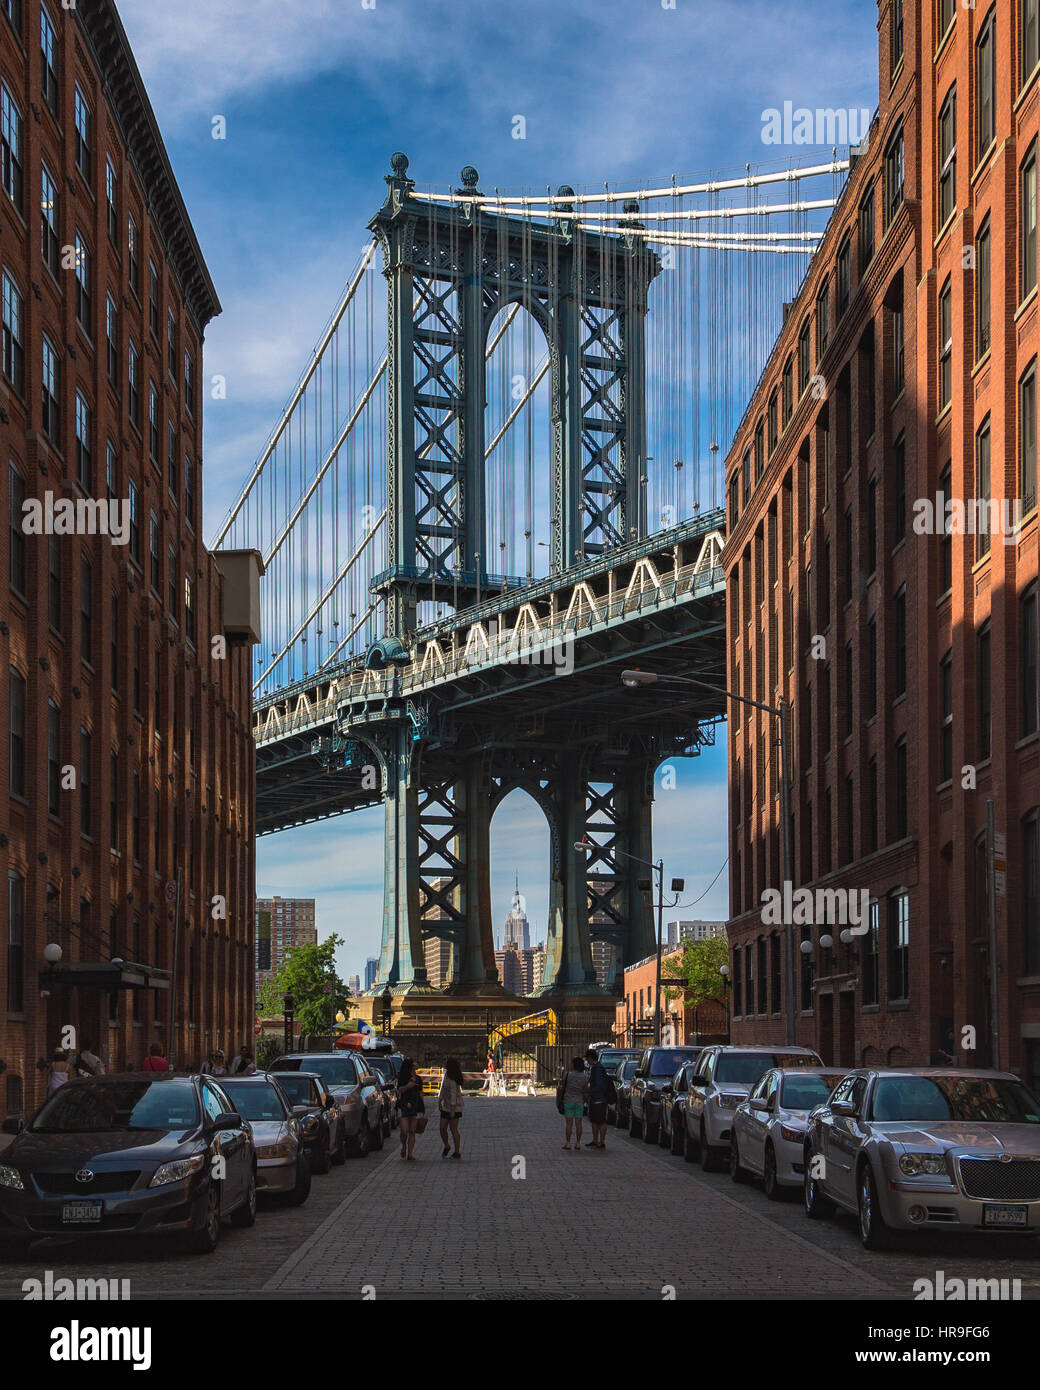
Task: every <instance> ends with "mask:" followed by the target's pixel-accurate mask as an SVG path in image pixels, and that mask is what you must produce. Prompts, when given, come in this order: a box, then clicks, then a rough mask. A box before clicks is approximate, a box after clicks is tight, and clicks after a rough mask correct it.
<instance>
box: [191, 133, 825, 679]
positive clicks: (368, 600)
mask: <svg viewBox="0 0 1040 1390" xmlns="http://www.w3.org/2000/svg"><path fill="white" fill-rule="evenodd" d="M848 167H849V162H848V159H846V158H839V157H838V153H837V151H835V153H834V156H833V157H832V158H831V159H830V160H828V161H826V162H822V163H818V164H814V165H810V166H807V167H801V168H799V167H783V168H772V169H770V168H763V169H756V170H754V171H753V170H752V168H751V166H750V165H749V166H746V167H745V169H744V171H743V173H742V174H740V175H735V176H733V177H725V178H721V177H720V178H709V179H703V180H700V181H697V182H693V181H688V182H680V181H678V180H677V179H675V178H674V177H673V179H672V180H671V182H670V183H669V184H665V185H653V186H650V187H647V188H645V189H636V190H625V191H614V190H611V189H610V188H609V186H606V185H604V186H603V188H602V191H600V190H595V191H594V190H591V189H584V190H583V189H578V190H577V191H572V190H571V189H569V188H561V189H560V190H559V191H558V192H557V193H551V192H550V191H548V190H546V191H545V192H544V193H533V192H524V193H513V194H502V193H500V192H499V191H498V190H497V189H496V190H495V191H494V192H493V193H491V194H483V193H479V192H477V191H476V188H475V184H474V183H472V182H471V183H470V184H466V182H465V174H466V173H467V172H472V173H474V174H475V171H464V186H463V187H462V188H461V189H460V188H455V189H451V190H449V191H443V190H433V189H430V190H420V189H417V188H414V186H413V189H412V192H411V194H410V196H411V198H412V199H413V200H414V205H415V209H416V225H417V228H419V229H420V230H421V229H422V228H423V226H424V222H425V220H426V218H425V214H424V208H425V209H427V210H428V213H429V235H430V239H431V248H432V249H431V260H432V263H433V264H434V265H436V264H437V261H438V258H442V259H443V260H444V261H446V262H447V261H450V260H451V258H452V256H453V255H454V254H455V252H456V250H457V248H456V247H455V246H453V245H452V244H451V243H452V241H453V234H452V233H451V232H450V231H449V233H448V235H447V237H445V233H444V230H443V228H444V219H445V217H446V216H447V217H448V218H449V219H450V218H454V219H455V223H449V225H456V224H457V225H461V222H462V220H463V219H466V220H467V223H468V224H470V225H472V223H473V222H474V220H476V221H477V223H478V224H479V225H480V227H481V229H482V231H483V232H484V234H485V241H484V243H483V244H484V245H485V247H486V251H485V255H486V256H487V257H496V258H497V262H496V263H501V260H502V258H503V257H506V258H510V259H511V261H514V262H516V265H515V266H514V273H515V276H516V278H517V281H518V282H519V283H520V284H521V285H522V286H523V287H524V288H523V289H522V290H521V292H520V293H519V295H518V296H517V297H516V298H515V299H514V301H513V302H511V303H509V304H508V305H505V306H503V307H502V308H501V309H500V310H499V311H498V312H497V313H495V315H494V317H493V320H492V322H491V323H490V324H489V325H488V326H487V331H486V337H485V339H484V343H485V382H484V400H485V410H484V441H485V480H484V501H483V511H484V516H483V519H482V525H481V544H482V551H481V553H480V555H479V556H478V558H477V566H478V578H477V583H478V585H480V584H485V585H487V586H489V587H494V585H495V584H496V583H504V582H519V583H523V582H525V581H528V580H531V581H533V580H536V579H540V578H543V577H545V575H546V574H548V573H549V572H550V569H551V567H552V557H553V555H554V553H556V552H555V551H554V544H555V540H556V537H555V534H554V521H555V519H554V517H553V515H552V511H553V502H552V498H553V485H552V478H551V476H550V475H551V471H552V470H551V459H552V452H551V441H552V430H553V421H552V418H551V413H552V412H551V406H550V385H551V381H552V376H551V372H552V360H551V354H550V348H549V344H548V343H547V341H546V337H545V333H544V331H543V328H542V324H541V322H540V321H539V313H538V305H537V303H536V302H535V299H534V288H533V287H534V285H535V281H536V279H537V277H536V275H535V274H534V273H533V269H532V267H533V265H534V251H533V249H532V248H533V247H534V243H535V241H536V240H537V239H539V238H540V239H541V245H542V246H543V247H544V245H545V243H546V234H547V232H549V233H551V235H549V237H548V245H549V250H548V265H547V270H546V273H547V275H548V278H549V280H550V282H551V281H552V279H553V276H554V273H555V256H556V254H557V253H556V251H555V250H554V249H553V248H554V247H557V246H559V245H561V244H564V243H565V242H566V241H567V239H568V238H574V240H575V244H576V245H577V244H580V245H581V246H582V247H583V248H585V250H584V251H583V253H582V254H583V255H584V258H585V261H586V266H585V270H589V271H590V272H594V273H595V274H598V275H599V276H600V277H602V278H603V280H604V281H605V282H609V280H610V277H611V276H614V275H616V274H617V273H618V265H619V257H621V256H622V255H623V254H624V248H625V246H626V245H629V246H630V245H633V244H636V245H645V246H647V247H648V248H650V249H651V250H652V251H653V252H654V253H656V255H657V257H658V258H659V266H660V269H659V272H658V273H657V274H656V275H655V276H654V278H653V280H652V282H651V285H650V291H649V294H650V298H649V312H648V315H647V340H646V362H647V391H646V414H647V420H646V433H647V446H646V457H645V458H644V459H641V460H636V461H630V462H629V467H630V468H631V467H632V466H633V463H634V464H635V466H637V467H638V468H639V470H640V476H639V483H640V487H641V511H642V516H641V524H640V527H639V528H638V529H639V530H640V532H641V533H643V532H655V531H660V530H663V529H665V528H667V527H669V526H673V525H676V524H677V523H679V522H681V521H684V520H687V519H688V518H690V517H692V516H696V515H697V514H698V512H699V511H701V510H702V509H703V510H707V509H709V508H714V507H717V506H719V505H721V503H722V489H723V479H722V466H723V460H724V457H725V450H726V447H727V445H728V442H729V440H730V439H731V437H732V434H733V431H734V428H735V427H736V425H737V423H738V421H739V418H740V414H741V411H742V409H743V407H744V403H745V402H746V401H747V400H748V399H749V397H750V395H751V393H752V390H753V388H754V385H755V382H756V380H757V378H758V375H759V373H760V372H761V370H762V367H763V365H764V363H765V361H766V358H767V356H768V354H769V351H770V350H771V347H772V344H773V341H774V339H775V336H776V333H777V331H778V329H779V327H780V324H781V322H782V315H783V312H784V306H785V305H786V304H787V303H788V302H790V301H791V300H793V299H794V297H795V295H796V294H797V291H798V288H799V286H800V284H801V281H802V279H803V277H804V274H805V271H806V268H807V266H808V263H809V258H810V257H811V255H812V253H813V251H814V249H815V247H816V245H817V243H818V240H819V238H820V236H821V235H822V233H823V230H824V228H825V226H826V222H827V219H828V217H829V215H830V212H831V210H832V208H833V207H834V205H835V203H836V201H837V199H838V197H839V194H840V191H841V188H842V187H843V185H844V179H845V176H846V174H847V171H848ZM775 193H779V194H780V196H779V197H777V198H776V200H775V201H771V200H770V194H775ZM435 208H436V209H439V211H438V215H437V224H438V230H437V232H436V234H435V233H434V219H433V212H434V209H435ZM445 209H447V212H446V211H445ZM578 232H580V233H582V234H583V235H582V236H581V238H580V239H579V238H577V237H575V234H576V233H578ZM445 243H447V244H445ZM518 247H519V250H518V249H517V248H518ZM542 255H543V257H544V255H545V252H544V250H543V251H542ZM381 260H382V256H381V255H380V254H378V253H377V242H376V241H373V242H372V243H371V244H369V245H368V246H367V247H366V249H365V251H364V252H363V254H362V255H361V257H360V258H359V260H358V262H357V264H356V265H355V267H354V270H353V271H352V273H351V276H350V278H349V280H348V282H347V284H346V286H345V288H344V291H343V293H342V295H341V296H340V299H339V302H338V304H337V306H336V309H335V311H334V313H333V314H332V316H331V318H330V319H329V321H328V323H327V324H326V326H325V328H324V330H323V331H322V333H321V335H320V337H319V339H318V342H317V344H316V346H315V348H314V350H313V352H312V353H311V355H310V357H309V359H308V361H307V364H306V368H305V370H304V371H303V372H302V374H301V376H300V378H299V380H298V382H297V384H296V386H295V388H294V389H293V392H292V394H291V395H290V397H289V399H288V401H287V403H286V405H285V408H284V410H283V411H282V413H281V415H280V417H279V419H278V421H277V423H276V425H275V428H274V429H273V430H272V432H271V434H270V436H269V437H268V440H267V442H266V444H265V446H264V448H263V449H262V451H261V453H260V455H259V456H258V458H257V460H256V462H255V464H254V465H253V467H252V469H251V470H250V474H249V477H248V479H247V480H246V483H245V486H244V487H243V489H242V492H241V494H240V495H239V497H238V498H237V500H236V501H235V503H234V505H233V506H232V508H231V509H230V511H229V513H228V515H227V516H226V518H225V519H224V521H223V523H222V525H221V527H220V529H219V531H218V532H217V534H216V536H215V538H214V540H213V542H212V544H213V546H215V547H220V546H223V547H227V548H243V547H249V548H255V549H257V550H259V551H260V553H261V554H262V556H263V558H264V563H265V566H266V578H265V580H264V583H263V585H262V598H261V605H262V611H261V623H262V642H261V645H260V646H258V647H257V648H256V651H255V658H256V667H255V685H254V692H255V694H256V695H257V696H258V697H260V698H262V697H263V696H265V695H269V694H273V693H274V692H275V691H277V690H280V689H284V688H285V687H286V686H289V685H291V684H293V683H294V682H296V681H299V680H301V679H304V678H308V677H313V676H314V675H315V674H317V673H319V672H323V671H325V670H327V669H328V668H329V667H330V666H332V665H333V664H339V663H341V662H344V661H346V660H349V659H351V658H354V657H357V656H359V655H361V654H362V653H363V652H364V651H365V650H366V649H367V648H368V647H369V646H370V645H371V644H372V643H373V642H374V641H375V640H377V639H378V638H379V637H381V636H382V635H383V615H382V613H381V603H380V601H379V600H378V598H377V597H375V596H374V595H373V593H372V591H371V585H372V582H373V580H374V579H375V577H376V576H377V575H378V574H379V573H380V572H382V571H384V570H385V568H386V566H387V564H388V531H389V525H388V522H389V521H390V519H391V518H389V517H388V510H387V509H388V507H390V506H392V505H393V504H392V502H391V501H390V500H389V499H388V497H387V450H388V425H387V420H388V409H389V405H390V402H389V400H388V386H389V382H388V370H387V363H388V351H389V349H388V312H387V289H386V282H385V280H384V278H383V275H382V273H381V269H382V268H381V265H380V262H381ZM590 260H593V261H598V264H597V265H592V266H590V265H588V264H587V263H588V262H589V261H590ZM582 273H584V271H583V272H582ZM417 286H418V281H417ZM422 295H425V296H426V298H427V300H428V301H429V302H426V301H423V302H420V301H421V296H422ZM434 300H435V301H436V302H434ZM580 312H581V314H582V316H583V319H584V320H585V323H586V331H587V333H588V335H589V339H590V342H591V343H592V344H593V349H594V350H593V351H592V352H591V353H590V355H589V357H588V361H589V362H590V363H593V364H594V365H593V367H591V368H590V369H589V371H588V372H587V373H585V374H584V375H583V380H582V390H583V391H585V392H586V393H590V398H595V399H598V400H602V404H603V412H602V413H603V414H604V418H605V425H606V424H609V418H610V414H611V411H612V409H616V406H617V402H616V400H615V396H616V394H617V391H616V386H615V385H614V384H612V381H611V377H610V371H611V366H612V362H611V357H612V354H613V353H615V352H616V351H617V349H616V346H614V345H613V344H612V343H611V341H609V333H608V331H607V330H608V325H607V323H606V320H605V318H603V316H602V314H600V315H599V317H597V314H598V312H599V311H596V310H595V309H594V308H593V307H590V306H582V307H581V309H580ZM415 313H416V316H417V318H416V322H417V323H419V322H421V321H428V322H429V324H430V325H431V329H430V331H429V333H428V338H429V344H428V348H424V349H423V350H424V351H428V353H429V361H430V370H431V372H435V374H436V375H437V377H438V379H439V380H441V381H443V380H445V379H450V371H449V370H447V368H446V362H447V360H448V357H449V356H450V353H451V342H452V338H453V334H455V333H456V332H457V331H461V330H459V329H458V322H459V314H458V302H457V298H454V297H453V296H452V295H451V294H448V293H447V292H446V293H445V294H444V295H443V296H441V297H437V296H435V295H433V294H432V292H431V290H430V289H429V288H428V287H427V288H425V289H422V290H420V289H419V288H417V289H416V304H415ZM600 343H601V344H602V348H599V347H597V344H600ZM615 365H616V364H615ZM416 372H417V376H418V374H419V371H418V368H417V369H416ZM614 377H615V379H616V377H617V373H616V371H615V373H614ZM421 388H422V383H421V382H419V381H418V380H417V382H416V387H415V390H416V401H417V406H416V410H417V417H418V416H419V415H420V414H421V412H422V410H427V412H428V415H429V419H428V420H426V421H425V422H423V421H419V420H418V418H417V425H416V444H415V449H416V456H417V458H420V459H422V460H423V461H424V462H425V463H430V462H431V461H435V460H436V459H437V458H438V457H439V455H440V454H441V453H444V454H445V457H446V458H450V456H451V451H452V449H454V448H456V446H457V443H458V431H459V428H460V422H459V420H458V419H457V418H456V417H454V416H453V415H452V411H451V402H450V399H449V400H448V401H447V402H446V404H444V405H441V404H439V403H436V402H435V403H434V404H433V405H427V406H420V405H419V404H418V402H419V401H420V399H425V397H424V395H423V391H422V389H421ZM449 394H450V393H449ZM589 447H590V448H592V449H593V450H594V449H595V448H596V447H599V446H598V445H596V444H595V443H593V444H592V445H590V446H589ZM446 471H447V472H448V473H449V474H450V467H447V465H446ZM604 476H605V477H606V475H604ZM594 486H602V502H601V507H602V513H603V518H604V523H603V524H604V526H605V527H608V533H609V515H610V508H611V507H612V505H613V502H612V500H611V498H612V494H610V490H609V478H608V479H607V480H606V481H604V483H603V484H602V485H599V484H594ZM446 487H447V491H446V492H445V496H448V495H449V493H450V484H449V485H446ZM437 500H438V499H436V498H434V499H430V498H427V497H425V496H424V497H420V498H417V502H416V510H417V513H421V512H422V511H423V508H426V510H427V511H428V512H431V513H432V512H434V511H435V510H436V507H435V503H437ZM442 500H443V499H442ZM444 529H445V528H444V527H443V526H441V527H438V526H437V525H436V524H432V525H431V526H430V527H429V531H430V537H431V540H430V544H431V546H434V547H436V546H441V547H442V548H444V547H446V546H447V541H446V539H445V538H444V536H439V535H438V531H444ZM636 529H637V528H635V527H633V528H632V531H633V532H635V530H636ZM605 534H607V533H605ZM628 538H629V537H627V536H625V537H622V539H626V540H627V539H628ZM607 543H608V544H610V543H615V544H616V543H617V542H616V541H614V542H610V541H608V542H607ZM444 553H445V554H447V550H446V549H445V550H444ZM583 558H584V551H583V552H582V553H579V554H576V555H575V556H573V557H571V556H568V557H566V563H567V564H568V565H569V564H572V563H574V562H576V561H577V562H580V561H581V560H582V559H583ZM431 573H432V571H431ZM447 573H448V577H447V578H445V577H444V575H442V574H438V576H437V578H436V580H435V583H434V586H433V597H432V599H430V600H429V601H424V602H423V603H422V604H421V605H420V612H419V621H420V622H423V621H429V620H433V619H440V618H443V617H447V616H448V615H450V614H451V612H452V611H453V609H455V608H456V607H458V606H459V605H458V602H457V600H458V598H459V594H458V589H457V584H458V579H457V574H456V575H455V576H454V579H453V577H452V574H451V567H448V571H447ZM453 588H454V590H455V592H453Z"/></svg>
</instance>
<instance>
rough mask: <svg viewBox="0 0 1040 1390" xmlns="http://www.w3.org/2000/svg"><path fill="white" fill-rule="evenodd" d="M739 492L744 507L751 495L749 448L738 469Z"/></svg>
mask: <svg viewBox="0 0 1040 1390" xmlns="http://www.w3.org/2000/svg"><path fill="white" fill-rule="evenodd" d="M740 493H741V497H742V499H743V503H742V505H743V506H744V507H745V508H746V507H747V504H748V501H749V499H750V497H751V450H750V449H748V450H746V452H745V454H744V462H743V464H742V465H741V469H740Z"/></svg>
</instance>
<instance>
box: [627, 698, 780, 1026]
mask: <svg viewBox="0 0 1040 1390" xmlns="http://www.w3.org/2000/svg"><path fill="white" fill-rule="evenodd" d="M661 680H664V681H672V682H675V683H676V684H678V685H696V686H699V687H700V688H701V689H702V690H711V691H713V692H714V693H715V694H716V695H723V696H725V698H726V699H727V700H737V701H738V702H739V703H740V704H742V705H750V706H751V708H752V709H760V710H762V711H763V712H764V713H766V714H770V715H772V716H773V718H774V719H776V720H777V721H778V724H779V736H780V737H779V742H780V820H781V822H782V825H781V836H780V842H781V845H782V848H783V871H784V883H785V884H788V883H789V884H791V887H792V889H793V887H794V862H793V860H794V854H793V847H792V844H791V816H790V807H789V804H788V800H789V796H790V786H789V783H790V778H791V772H790V750H789V748H788V741H787V719H788V714H789V706H788V703H787V701H786V700H785V699H783V698H781V700H780V703H779V704H778V705H767V704H765V703H763V701H761V700H751V699H748V697H747V696H746V695H738V694H737V693H736V692H735V691H733V690H726V689H725V687H724V686H721V685H715V684H714V683H713V682H711V681H702V680H698V679H696V678H695V677H693V676H672V675H667V676H661V675H659V674H658V673H657V672H656V671H638V670H629V671H622V673H621V684H622V685H624V686H627V687H628V689H629V690H637V689H638V688H639V687H640V686H642V685H656V684H657V682H658V681H661ZM785 926H786V932H785V950H784V974H785V976H786V984H787V1009H786V1015H787V1045H788V1046H789V1047H793V1046H794V1042H795V1015H794V1003H795V1001H794V930H793V923H791V922H787V923H785Z"/></svg>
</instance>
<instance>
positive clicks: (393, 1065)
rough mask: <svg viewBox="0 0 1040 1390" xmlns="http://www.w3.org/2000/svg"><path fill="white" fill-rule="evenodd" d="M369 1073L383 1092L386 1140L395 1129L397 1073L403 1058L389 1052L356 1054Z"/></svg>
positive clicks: (398, 1054)
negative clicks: (373, 1076)
mask: <svg viewBox="0 0 1040 1390" xmlns="http://www.w3.org/2000/svg"><path fill="white" fill-rule="evenodd" d="M354 1055H355V1056H356V1057H360V1058H361V1060H362V1061H363V1062H364V1063H365V1064H366V1066H367V1069H368V1071H369V1072H370V1073H372V1074H374V1075H375V1076H378V1078H379V1081H380V1086H381V1090H382V1092H383V1109H384V1125H383V1133H384V1135H385V1136H386V1138H387V1139H389V1138H390V1133H391V1131H392V1130H394V1129H396V1127H397V1073H398V1072H399V1071H400V1069H401V1063H402V1062H403V1061H404V1057H403V1056H402V1055H401V1054H400V1053H397V1054H396V1055H395V1054H392V1053H389V1052H357V1053H355V1054H354Z"/></svg>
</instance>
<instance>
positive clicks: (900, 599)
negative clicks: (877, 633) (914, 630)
mask: <svg viewBox="0 0 1040 1390" xmlns="http://www.w3.org/2000/svg"><path fill="white" fill-rule="evenodd" d="M892 610H893V611H892V630H893V641H894V644H895V652H894V656H895V662H894V673H893V674H894V683H895V694H896V695H904V694H905V693H906V586H905V585H904V586H903V587H902V588H901V589H900V590H899V592H898V593H897V594H896V596H895V598H894V599H893V600H892Z"/></svg>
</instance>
